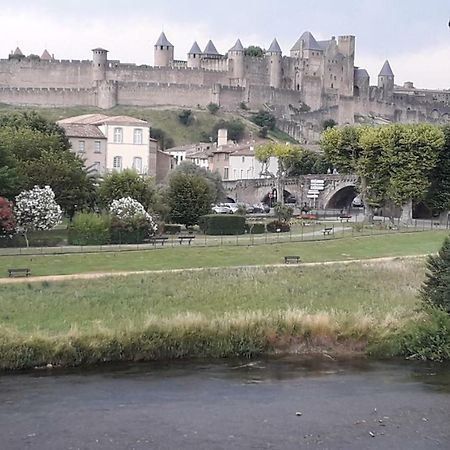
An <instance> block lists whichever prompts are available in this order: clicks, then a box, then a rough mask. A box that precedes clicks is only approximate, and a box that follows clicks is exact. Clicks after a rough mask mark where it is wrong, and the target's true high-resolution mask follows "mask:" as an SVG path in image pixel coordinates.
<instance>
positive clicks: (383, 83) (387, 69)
mask: <svg viewBox="0 0 450 450" xmlns="http://www.w3.org/2000/svg"><path fill="white" fill-rule="evenodd" d="M378 88H379V89H382V90H383V92H382V94H381V95H382V97H381V98H382V100H385V101H388V100H392V97H393V96H394V72H392V69H391V65H390V64H389V61H388V60H386V61H385V63H384V64H383V67H382V68H381V72H380V73H379V75H378Z"/></svg>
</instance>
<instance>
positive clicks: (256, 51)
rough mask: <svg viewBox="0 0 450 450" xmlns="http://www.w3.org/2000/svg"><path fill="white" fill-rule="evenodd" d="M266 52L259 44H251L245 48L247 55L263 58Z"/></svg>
mask: <svg viewBox="0 0 450 450" xmlns="http://www.w3.org/2000/svg"><path fill="white" fill-rule="evenodd" d="M265 54H266V52H265V50H263V49H262V48H261V47H259V46H257V45H249V46H248V47H247V48H246V49H245V50H244V55H245V56H253V57H255V58H263V57H264V56H265Z"/></svg>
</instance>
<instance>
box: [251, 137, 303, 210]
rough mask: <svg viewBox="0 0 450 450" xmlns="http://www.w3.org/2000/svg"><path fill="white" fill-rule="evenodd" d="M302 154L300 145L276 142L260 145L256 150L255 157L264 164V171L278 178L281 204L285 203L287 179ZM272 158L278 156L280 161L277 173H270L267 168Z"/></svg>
mask: <svg viewBox="0 0 450 450" xmlns="http://www.w3.org/2000/svg"><path fill="white" fill-rule="evenodd" d="M301 154H302V150H301V149H300V147H296V146H293V145H291V144H278V143H276V142H270V143H268V144H263V145H260V146H259V147H257V148H256V150H255V158H256V159H257V160H258V161H260V162H261V163H262V165H263V169H262V173H263V174H268V175H271V176H274V177H275V178H276V180H277V192H278V199H279V201H280V202H281V204H284V195H283V194H284V184H285V179H286V177H288V176H289V175H291V173H292V171H293V169H294V167H295V163H296V162H298V161H299V159H300V158H301ZM270 158H277V161H278V170H277V173H276V174H275V175H274V174H270V173H269V172H268V169H267V168H268V165H269V159H270Z"/></svg>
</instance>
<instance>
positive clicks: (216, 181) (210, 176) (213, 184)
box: [173, 161, 225, 203]
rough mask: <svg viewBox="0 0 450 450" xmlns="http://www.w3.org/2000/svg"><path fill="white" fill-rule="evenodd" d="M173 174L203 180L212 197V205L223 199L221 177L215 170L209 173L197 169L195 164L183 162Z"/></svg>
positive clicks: (203, 169)
mask: <svg viewBox="0 0 450 450" xmlns="http://www.w3.org/2000/svg"><path fill="white" fill-rule="evenodd" d="M173 173H184V174H185V175H196V176H200V177H202V178H204V179H205V180H206V182H207V183H208V185H209V187H210V191H211V196H212V199H213V200H212V203H219V202H221V201H223V199H224V198H225V190H224V188H223V184H222V177H221V176H220V173H219V172H218V171H217V170H216V171H214V172H211V171H210V170H206V169H205V168H203V167H199V166H197V165H196V164H194V163H192V162H189V161H183V162H182V163H181V164H180V165H178V166H177V168H176V169H175V170H174V172H173Z"/></svg>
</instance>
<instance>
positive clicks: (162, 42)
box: [155, 31, 173, 47]
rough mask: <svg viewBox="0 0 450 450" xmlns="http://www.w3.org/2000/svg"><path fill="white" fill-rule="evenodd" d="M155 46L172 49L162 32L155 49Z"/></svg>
mask: <svg viewBox="0 0 450 450" xmlns="http://www.w3.org/2000/svg"><path fill="white" fill-rule="evenodd" d="M156 46H158V47H159V46H163V47H173V45H172V44H171V43H170V42H169V40H168V39H167V37H166V35H165V34H164V31H163V32H162V33H161V35H160V36H159V38H158V40H157V41H156V44H155V47H156Z"/></svg>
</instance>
